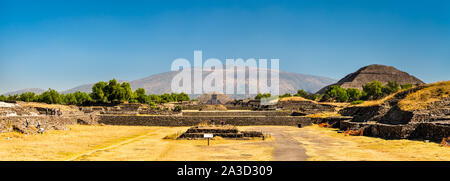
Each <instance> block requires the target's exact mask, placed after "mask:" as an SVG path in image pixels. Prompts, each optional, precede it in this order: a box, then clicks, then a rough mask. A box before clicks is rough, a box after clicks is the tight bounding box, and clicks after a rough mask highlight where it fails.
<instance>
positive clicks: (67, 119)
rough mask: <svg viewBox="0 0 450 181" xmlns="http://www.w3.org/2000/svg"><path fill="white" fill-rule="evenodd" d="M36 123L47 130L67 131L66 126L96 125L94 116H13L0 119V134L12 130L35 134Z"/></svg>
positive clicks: (36, 130)
mask: <svg viewBox="0 0 450 181" xmlns="http://www.w3.org/2000/svg"><path fill="white" fill-rule="evenodd" d="M26 119H28V120H29V126H28V128H27V127H26ZM38 121H39V122H40V124H41V127H42V128H44V130H45V131H47V130H67V129H68V128H67V127H66V126H67V125H75V124H87V125H91V124H96V123H97V118H96V116H95V115H88V114H86V115H76V116H13V117H0V132H9V131H12V130H15V131H18V132H22V133H36V132H38V131H39V130H38V129H37V128H36V126H37V124H38Z"/></svg>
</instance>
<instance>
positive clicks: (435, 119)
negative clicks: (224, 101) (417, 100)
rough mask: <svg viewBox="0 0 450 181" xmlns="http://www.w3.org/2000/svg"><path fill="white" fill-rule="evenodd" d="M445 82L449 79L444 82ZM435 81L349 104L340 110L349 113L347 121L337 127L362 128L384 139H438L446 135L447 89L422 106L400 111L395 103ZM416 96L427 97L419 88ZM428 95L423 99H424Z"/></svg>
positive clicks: (449, 118) (449, 128)
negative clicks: (370, 102)
mask: <svg viewBox="0 0 450 181" xmlns="http://www.w3.org/2000/svg"><path fill="white" fill-rule="evenodd" d="M445 84H449V85H450V82H446V83H445ZM434 86H439V84H430V85H421V86H417V87H414V88H412V89H409V90H405V91H402V92H399V93H397V94H395V95H394V96H392V97H391V98H389V99H388V100H386V101H384V102H382V103H380V104H375V105H371V106H351V107H347V108H344V109H342V110H341V111H339V113H340V114H341V115H343V116H352V117H353V118H352V119H351V120H350V121H345V122H341V125H340V128H341V129H343V130H347V129H359V130H363V132H364V135H366V136H375V137H382V138H388V139H400V138H408V139H429V140H435V141H440V140H441V139H442V138H444V137H448V136H450V97H448V94H449V93H450V90H448V89H447V90H445V89H444V90H443V94H442V95H441V96H439V97H436V96H434V98H433V100H434V101H432V102H430V103H428V104H427V106H426V107H425V108H420V109H411V110H404V109H402V107H401V106H400V104H399V102H401V101H402V100H405V99H409V97H408V96H411V95H412V94H414V93H417V92H418V91H421V90H425V89H430V88H433V87H434ZM421 93H422V95H419V96H420V97H425V96H430V95H427V94H428V93H429V92H426V91H421ZM430 99H431V98H424V101H427V100H430Z"/></svg>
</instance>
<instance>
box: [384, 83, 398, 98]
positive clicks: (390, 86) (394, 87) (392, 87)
mask: <svg viewBox="0 0 450 181" xmlns="http://www.w3.org/2000/svg"><path fill="white" fill-rule="evenodd" d="M398 90H400V85H398V83H397V82H390V81H389V82H388V83H387V84H386V86H384V87H383V89H382V92H383V93H384V94H386V95H389V94H392V93H395V92H397V91H398Z"/></svg>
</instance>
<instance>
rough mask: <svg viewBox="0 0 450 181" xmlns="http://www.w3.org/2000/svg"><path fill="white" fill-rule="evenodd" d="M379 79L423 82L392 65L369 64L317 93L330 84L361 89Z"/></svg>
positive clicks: (401, 82)
mask: <svg viewBox="0 0 450 181" xmlns="http://www.w3.org/2000/svg"><path fill="white" fill-rule="evenodd" d="M372 81H380V82H381V83H383V84H386V83H387V82H388V81H390V82H397V83H398V84H400V85H402V84H413V85H420V84H424V82H423V81H421V80H420V79H418V78H416V77H414V76H412V75H409V74H408V73H406V72H403V71H400V70H398V69H396V68H395V67H392V66H386V65H377V64H373V65H369V66H365V67H362V68H360V69H359V70H358V71H356V72H353V73H351V74H348V75H347V76H345V77H344V78H342V79H341V80H339V81H338V82H337V83H335V84H331V85H328V86H326V87H324V88H322V89H320V90H319V91H318V92H317V93H319V94H323V93H325V91H326V90H327V89H328V87H330V86H332V85H340V86H341V87H343V88H358V89H362V86H363V85H365V84H367V83H369V82H372Z"/></svg>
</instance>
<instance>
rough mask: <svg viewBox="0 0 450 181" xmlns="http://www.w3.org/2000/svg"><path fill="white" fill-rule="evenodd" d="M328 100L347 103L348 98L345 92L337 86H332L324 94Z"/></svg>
mask: <svg viewBox="0 0 450 181" xmlns="http://www.w3.org/2000/svg"><path fill="white" fill-rule="evenodd" d="M326 94H327V95H328V96H329V97H330V98H332V99H334V100H336V101H338V102H347V101H348V99H349V96H348V94H347V90H345V89H344V88H342V87H341V86H339V85H332V86H331V87H330V88H329V89H328V90H327V93H326Z"/></svg>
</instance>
